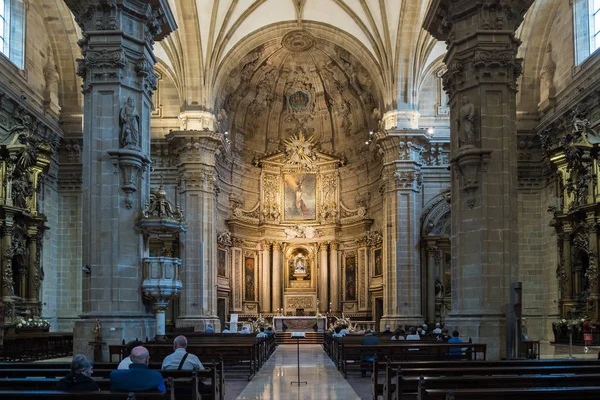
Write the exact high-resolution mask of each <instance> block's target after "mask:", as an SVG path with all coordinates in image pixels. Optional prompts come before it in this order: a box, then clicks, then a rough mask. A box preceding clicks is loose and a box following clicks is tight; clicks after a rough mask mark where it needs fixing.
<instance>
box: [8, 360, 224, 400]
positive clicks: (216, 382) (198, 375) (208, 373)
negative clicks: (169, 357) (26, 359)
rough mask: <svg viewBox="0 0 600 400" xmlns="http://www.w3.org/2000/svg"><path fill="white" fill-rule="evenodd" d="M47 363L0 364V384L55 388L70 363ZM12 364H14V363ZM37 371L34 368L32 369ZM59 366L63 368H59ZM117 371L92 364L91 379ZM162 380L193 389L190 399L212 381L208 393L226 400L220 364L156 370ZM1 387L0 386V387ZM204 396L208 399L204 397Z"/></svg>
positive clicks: (103, 378) (106, 377)
mask: <svg viewBox="0 0 600 400" xmlns="http://www.w3.org/2000/svg"><path fill="white" fill-rule="evenodd" d="M45 364H46V363H22V364H17V365H15V367H17V366H25V368H6V366H7V365H10V364H6V363H2V364H0V382H1V381H2V380H4V381H10V380H11V379H12V380H16V381H15V382H19V379H21V380H23V379H24V378H32V379H34V381H32V382H38V384H41V383H43V382H45V381H54V382H55V383H54V386H56V382H57V381H58V380H60V379H61V378H62V377H64V376H66V375H67V374H68V373H69V372H70V364H67V363H48V364H50V368H45V367H46V365H45ZM13 365H14V364H13ZM36 366H37V367H38V368H35V367H36ZM61 366H62V368H60V367H61ZM115 369H116V364H112V365H111V366H110V368H107V369H100V368H97V364H96V365H94V375H93V379H94V380H96V381H97V382H103V380H105V381H108V378H109V377H110V373H111V372H112V371H114V370H115ZM159 372H160V373H161V375H162V376H163V378H165V382H166V381H168V380H172V382H173V384H175V385H176V387H177V388H179V387H181V386H183V387H190V388H192V389H191V390H190V392H192V393H193V394H194V397H193V399H199V398H200V396H199V394H197V390H196V389H197V387H198V381H199V380H205V379H210V382H211V386H210V389H211V392H210V393H207V395H208V396H210V397H211V398H212V399H214V400H217V399H221V400H222V399H224V398H225V391H224V387H225V386H224V385H225V377H224V371H223V363H222V362H218V363H213V364H212V366H211V367H210V368H207V369H206V370H204V371H189V370H187V371H184V370H182V371H177V370H166V371H165V370H160V371H159ZM2 387H3V386H1V385H0V388H2ZM109 388H110V386H107V387H106V389H109ZM205 397H207V396H205Z"/></svg>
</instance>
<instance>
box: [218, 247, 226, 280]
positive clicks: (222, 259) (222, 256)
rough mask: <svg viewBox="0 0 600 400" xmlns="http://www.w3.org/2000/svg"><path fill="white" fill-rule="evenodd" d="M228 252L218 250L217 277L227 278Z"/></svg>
mask: <svg viewBox="0 0 600 400" xmlns="http://www.w3.org/2000/svg"><path fill="white" fill-rule="evenodd" d="M226 271H227V252H226V251H225V250H224V249H217V275H219V276H227V273H226Z"/></svg>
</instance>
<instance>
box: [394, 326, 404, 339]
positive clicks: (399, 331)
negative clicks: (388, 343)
mask: <svg viewBox="0 0 600 400" xmlns="http://www.w3.org/2000/svg"><path fill="white" fill-rule="evenodd" d="M405 334H406V332H404V329H402V328H398V329H396V332H394V336H392V338H391V339H390V340H405V339H404V335H405Z"/></svg>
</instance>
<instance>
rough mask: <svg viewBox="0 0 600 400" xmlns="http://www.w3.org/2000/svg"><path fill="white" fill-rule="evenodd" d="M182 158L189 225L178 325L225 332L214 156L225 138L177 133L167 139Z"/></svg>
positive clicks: (182, 184)
mask: <svg viewBox="0 0 600 400" xmlns="http://www.w3.org/2000/svg"><path fill="white" fill-rule="evenodd" d="M167 140H168V141H169V145H170V147H171V148H172V149H173V151H174V152H175V153H176V154H179V164H178V168H179V178H178V179H179V182H178V185H179V192H180V196H181V197H180V199H181V200H180V201H181V203H182V204H183V210H184V213H185V216H186V218H187V221H188V231H187V232H186V234H185V239H184V240H183V254H182V261H183V265H182V282H183V288H182V292H181V297H180V301H179V307H180V308H179V310H180V314H179V316H178V317H177V325H178V326H194V328H195V329H196V330H204V329H205V328H206V326H207V325H208V324H212V326H213V327H214V328H215V330H216V331H219V330H220V329H221V323H220V320H219V318H218V316H217V195H218V193H219V191H220V189H219V186H218V177H217V171H216V169H215V163H216V160H215V156H216V154H217V153H218V152H219V151H220V149H221V147H222V145H223V135H222V134H220V133H215V132H212V131H204V130H203V131H176V132H172V133H170V134H169V135H167Z"/></svg>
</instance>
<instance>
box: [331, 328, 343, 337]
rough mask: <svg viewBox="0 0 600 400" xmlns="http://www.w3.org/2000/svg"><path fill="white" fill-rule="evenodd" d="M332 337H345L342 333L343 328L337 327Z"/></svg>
mask: <svg viewBox="0 0 600 400" xmlns="http://www.w3.org/2000/svg"><path fill="white" fill-rule="evenodd" d="M331 337H337V338H340V337H344V334H343V333H342V327H341V326H336V327H335V330H334V332H333V334H332V335H331Z"/></svg>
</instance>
